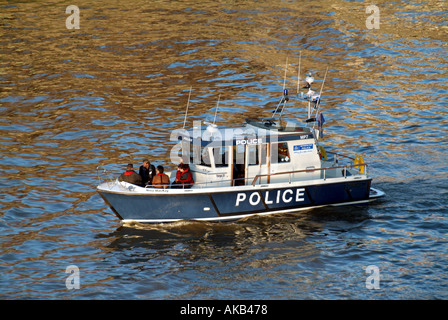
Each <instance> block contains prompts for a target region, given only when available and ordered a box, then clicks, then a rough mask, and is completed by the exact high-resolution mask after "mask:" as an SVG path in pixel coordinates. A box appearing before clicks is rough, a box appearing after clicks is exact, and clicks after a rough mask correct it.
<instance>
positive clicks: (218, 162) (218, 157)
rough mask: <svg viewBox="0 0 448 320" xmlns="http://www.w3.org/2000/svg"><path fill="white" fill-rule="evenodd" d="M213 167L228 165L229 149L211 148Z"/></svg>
mask: <svg viewBox="0 0 448 320" xmlns="http://www.w3.org/2000/svg"><path fill="white" fill-rule="evenodd" d="M213 158H214V160H215V167H216V168H220V167H227V166H228V165H229V147H224V148H223V147H218V148H213Z"/></svg>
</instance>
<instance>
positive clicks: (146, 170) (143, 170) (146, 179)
mask: <svg viewBox="0 0 448 320" xmlns="http://www.w3.org/2000/svg"><path fill="white" fill-rule="evenodd" d="M138 174H139V175H140V177H142V186H143V187H145V186H147V185H151V184H152V178H153V177H154V176H155V175H156V168H155V167H154V165H152V164H151V162H149V160H148V159H143V164H142V165H141V166H140V170H139V171H138Z"/></svg>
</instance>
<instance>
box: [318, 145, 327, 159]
mask: <svg viewBox="0 0 448 320" xmlns="http://www.w3.org/2000/svg"><path fill="white" fill-rule="evenodd" d="M319 153H320V158H321V159H324V160H327V151H325V148H324V147H323V146H319Z"/></svg>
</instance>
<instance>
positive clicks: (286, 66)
mask: <svg viewBox="0 0 448 320" xmlns="http://www.w3.org/2000/svg"><path fill="white" fill-rule="evenodd" d="M287 70H288V57H286V65H285V76H284V77H283V92H284V91H285V85H286V71H287Z"/></svg>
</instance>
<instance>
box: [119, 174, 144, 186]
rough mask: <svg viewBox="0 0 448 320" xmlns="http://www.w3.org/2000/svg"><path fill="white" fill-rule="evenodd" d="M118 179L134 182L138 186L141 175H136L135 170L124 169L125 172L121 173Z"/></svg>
mask: <svg viewBox="0 0 448 320" xmlns="http://www.w3.org/2000/svg"><path fill="white" fill-rule="evenodd" d="M118 181H125V182H129V183H132V184H136V185H138V186H141V185H142V177H140V175H138V174H137V172H135V171H134V170H130V171H128V170H126V172H124V173H122V174H121V175H120V176H119V177H118Z"/></svg>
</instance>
